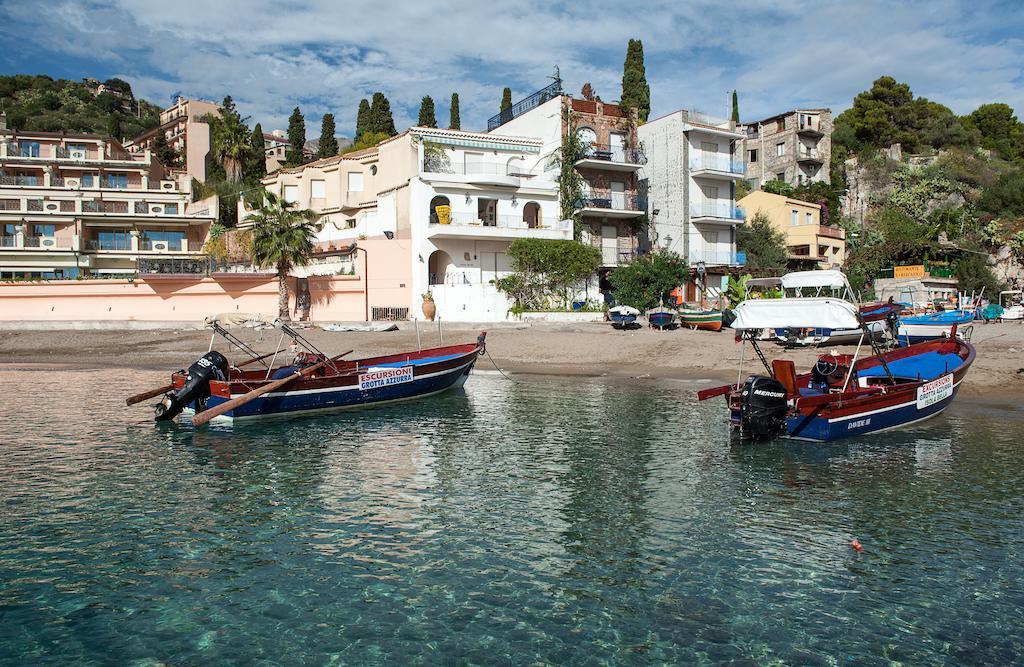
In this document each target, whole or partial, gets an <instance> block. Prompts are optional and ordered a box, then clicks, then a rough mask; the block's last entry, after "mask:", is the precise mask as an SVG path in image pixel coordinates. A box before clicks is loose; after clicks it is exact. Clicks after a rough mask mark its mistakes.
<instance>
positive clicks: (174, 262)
mask: <svg viewBox="0 0 1024 667" xmlns="http://www.w3.org/2000/svg"><path fill="white" fill-rule="evenodd" d="M213 267H214V263H213V260H212V259H211V258H209V257H202V258H182V257H167V258H160V259H155V258H152V257H140V258H139V261H138V271H139V275H140V276H142V277H145V278H156V277H168V278H174V277H182V276H194V277H197V278H204V277H206V276H208V275H210V272H211V271H212V269H213Z"/></svg>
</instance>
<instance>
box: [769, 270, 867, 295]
mask: <svg viewBox="0 0 1024 667" xmlns="http://www.w3.org/2000/svg"><path fill="white" fill-rule="evenodd" d="M782 286H783V287H784V288H785V289H800V288H802V287H831V288H834V289H842V288H844V287H845V288H846V289H848V290H849V289H850V283H848V282H847V281H846V276H845V275H843V272H842V271H836V270H834V269H829V270H825V271H794V272H793V273H787V274H786V275H784V276H782ZM850 291H851V292H852V291H853V290H850Z"/></svg>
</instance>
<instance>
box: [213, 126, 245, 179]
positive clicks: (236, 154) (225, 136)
mask: <svg viewBox="0 0 1024 667" xmlns="http://www.w3.org/2000/svg"><path fill="white" fill-rule="evenodd" d="M211 129H212V131H213V132H212V133H213V150H212V151H211V152H212V153H213V157H214V159H216V160H217V161H218V162H220V164H221V166H223V167H224V174H225V176H226V177H227V180H228V181H230V182H232V183H239V182H241V180H242V175H243V173H242V169H243V166H244V165H245V164H246V162H247V161H248V159H249V157H250V155H251V154H252V138H251V137H250V133H249V128H247V127H246V126H245V123H243V122H242V120H241V119H240V118H239V117H238V114H237V113H225V114H222V116H221V119H220V121H219V122H216V123H214V125H213V127H212V128H211Z"/></svg>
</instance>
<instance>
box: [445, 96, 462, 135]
mask: <svg viewBox="0 0 1024 667" xmlns="http://www.w3.org/2000/svg"><path fill="white" fill-rule="evenodd" d="M448 129H449V130H461V129H462V119H461V118H459V94H458V93H452V104H451V107H450V110H449V112H448Z"/></svg>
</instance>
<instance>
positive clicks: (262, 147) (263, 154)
mask: <svg viewBox="0 0 1024 667" xmlns="http://www.w3.org/2000/svg"><path fill="white" fill-rule="evenodd" d="M249 143H250V144H251V146H252V150H251V151H249V158H248V159H247V160H246V165H245V178H246V180H247V181H249V182H252V183H258V182H259V180H260V179H261V178H263V177H264V176H266V175H267V144H266V140H265V139H264V138H263V126H262V125H260V124H259V123H256V127H254V128H252V135H250V137H249Z"/></svg>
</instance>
